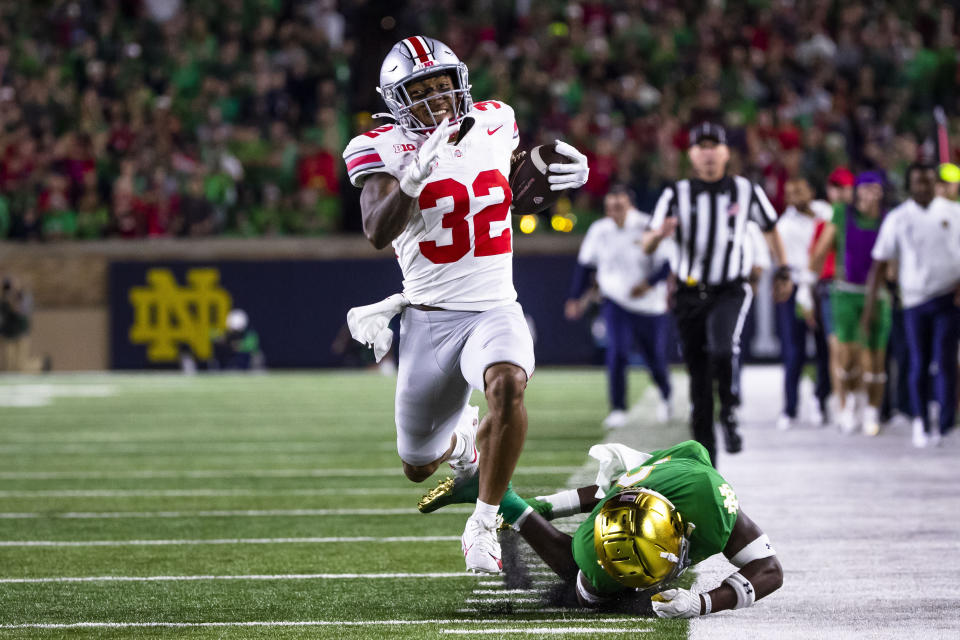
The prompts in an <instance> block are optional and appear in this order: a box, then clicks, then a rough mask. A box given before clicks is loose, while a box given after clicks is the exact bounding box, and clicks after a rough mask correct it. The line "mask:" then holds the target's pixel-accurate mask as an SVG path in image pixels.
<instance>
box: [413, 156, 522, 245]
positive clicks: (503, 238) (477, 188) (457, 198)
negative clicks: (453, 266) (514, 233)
mask: <svg viewBox="0 0 960 640" xmlns="http://www.w3.org/2000/svg"><path fill="white" fill-rule="evenodd" d="M496 187H500V188H501V189H502V190H503V200H501V201H500V202H495V203H492V204H489V205H487V206H486V207H484V208H483V209H481V210H480V211H478V212H477V213H475V214H474V215H473V232H474V237H475V238H476V241H475V243H474V244H475V246H474V247H473V255H474V256H476V257H478V258H480V257H483V256H495V255H500V254H503V253H510V250H511V236H510V224H509V222H508V224H507V227H506V228H505V229H504V230H503V231H502V232H501V233H500V235H499V236H496V237H491V236H490V225H491V224H492V223H495V222H503V221H505V220H507V219H508V218H509V216H510V203H511V201H512V200H513V194H512V192H511V191H510V183H509V182H507V179H506V178H505V177H504V176H503V174H502V173H500V171H499V170H498V169H488V170H487V171H481V172H480V173H479V174H478V175H477V177H476V178H475V179H474V181H473V184H471V185H470V186H469V188H468V187H467V185H465V184H463V183H462V182H458V181H457V180H454V179H453V178H444V179H443V180H437V181H436V182H431V183H429V184H427V186H426V187H425V188H424V190H423V192H422V193H421V194H420V199H419V201H418V204H419V205H420V211H421V212H424V211H428V210H430V209H435V210H434V211H429V212H428V213H427V214H425V215H429V216H433V215H442V216H443V218H442V219H441V220H440V226H441V227H443V228H444V229H450V235H451V238H452V242H451V243H450V244H443V245H439V244H437V243H436V241H433V240H431V241H423V242H421V243H420V252H421V253H422V254H423V256H424V257H425V258H427V260H429V261H430V262H433V263H435V264H448V263H451V262H456V261H457V260H459V259H460V258H462V257H464V256H465V255H467V254H468V253H469V252H470V249H471V246H470V221H469V220H468V219H467V216H469V215H470V202H471V199H475V198H483V197H485V196H489V195H491V192H492V191H493V190H494V189H495V188H496ZM471 191H472V195H471ZM450 199H452V200H450ZM441 200H446V202H444V203H441ZM428 227H429V225H428Z"/></svg>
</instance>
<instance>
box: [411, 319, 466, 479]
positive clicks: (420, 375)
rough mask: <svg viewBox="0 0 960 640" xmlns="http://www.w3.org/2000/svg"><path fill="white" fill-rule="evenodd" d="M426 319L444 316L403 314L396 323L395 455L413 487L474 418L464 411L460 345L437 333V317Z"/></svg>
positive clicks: (449, 450)
mask: <svg viewBox="0 0 960 640" xmlns="http://www.w3.org/2000/svg"><path fill="white" fill-rule="evenodd" d="M430 313H434V314H440V313H443V312H439V311H420V310H417V309H413V308H407V309H405V310H404V312H403V316H402V317H401V320H400V347H399V348H400V351H399V355H400V358H399V366H398V368H397V391H396V399H395V414H396V425H397V452H398V453H399V454H400V459H401V461H402V463H403V472H404V475H406V476H407V478H409V479H410V480H412V481H413V482H423V481H424V480H426V479H427V478H429V477H430V476H431V475H432V474H433V473H434V472H435V471H436V470H437V468H438V467H439V466H440V465H441V464H443V462H445V461H447V460H448V459H450V458H451V456H452V455H453V454H454V452H455V450H456V445H457V443H458V438H456V436H455V435H454V432H455V430H456V429H457V428H458V427H460V426H461V424H462V423H464V422H467V421H470V419H472V417H473V414H472V413H471V411H470V410H469V409H468V408H467V406H466V405H467V400H468V399H469V397H470V386H469V384H467V381H466V380H464V379H463V376H462V375H461V374H460V371H459V368H458V367H457V359H456V358H457V353H458V349H457V348H456V347H457V346H458V345H457V344H456V342H455V341H453V342H452V343H451V340H450V339H449V337H450V334H449V332H447V333H444V332H442V331H437V330H435V326H436V325H437V323H438V321H439V319H440V316H437V318H433V319H430V318H427V314H430ZM441 324H442V323H441ZM461 448H465V446H464V445H463V444H462V443H461ZM471 453H472V452H471Z"/></svg>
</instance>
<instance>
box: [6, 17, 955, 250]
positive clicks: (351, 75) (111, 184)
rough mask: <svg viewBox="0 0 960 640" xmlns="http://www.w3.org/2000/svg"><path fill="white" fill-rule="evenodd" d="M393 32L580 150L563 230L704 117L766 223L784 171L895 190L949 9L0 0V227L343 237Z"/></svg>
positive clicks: (924, 112)
mask: <svg viewBox="0 0 960 640" xmlns="http://www.w3.org/2000/svg"><path fill="white" fill-rule="evenodd" d="M411 33H427V34H430V35H433V36H435V37H437V38H439V39H441V40H442V41H444V42H446V43H448V44H449V45H450V46H451V47H453V48H454V49H455V50H456V51H457V52H459V54H460V56H461V57H462V58H463V59H464V60H465V61H466V62H467V65H468V67H469V69H470V72H471V76H470V78H471V81H472V83H473V94H474V96H475V97H477V98H478V99H486V98H489V97H496V98H499V99H501V100H504V101H506V102H508V103H509V104H511V105H513V106H514V107H515V109H516V112H517V119H518V123H519V126H520V132H521V136H522V139H523V142H522V145H523V146H529V145H532V144H534V143H538V142H541V141H547V140H553V139H554V138H563V139H565V140H569V141H570V142H571V143H572V144H573V145H575V146H576V147H577V148H579V149H583V150H584V151H585V152H587V154H588V156H589V160H590V166H591V172H590V181H589V182H588V184H587V185H586V186H585V188H583V189H581V190H580V191H579V192H578V193H577V194H576V196H575V201H574V202H573V208H574V211H576V212H578V213H581V212H582V213H583V214H585V215H583V216H581V219H582V220H583V221H584V224H583V228H584V229H585V227H586V223H588V222H589V221H590V220H593V219H596V218H597V217H598V215H599V213H600V212H599V210H600V203H601V201H602V198H603V196H604V194H605V193H607V191H608V188H609V187H610V185H611V184H614V183H625V184H629V185H631V186H632V187H633V188H634V190H635V191H636V192H637V193H638V194H639V196H640V198H639V204H640V205H641V208H645V209H650V208H651V206H652V203H653V200H654V199H655V198H656V196H657V195H658V194H659V192H660V187H661V186H662V185H663V184H664V183H665V182H667V181H669V180H673V179H676V178H678V177H680V176H682V175H685V174H686V173H687V172H688V167H687V166H686V156H685V153H684V150H685V149H686V146H687V140H686V135H687V134H686V131H687V127H688V125H689V124H691V123H692V122H694V121H696V120H697V119H699V118H701V117H703V116H705V115H714V114H717V113H721V112H722V114H723V118H724V121H725V124H726V125H727V128H728V130H729V131H730V137H731V140H730V145H731V148H732V149H733V151H734V154H733V159H732V164H731V171H732V172H735V173H740V174H743V175H746V176H748V177H751V178H753V179H755V180H757V181H758V182H759V183H760V184H762V185H763V187H764V189H765V190H766V192H767V193H769V194H770V198H771V200H772V201H773V204H774V206H775V207H776V209H777V211H778V212H781V211H783V210H784V208H785V185H786V182H787V180H788V178H790V177H792V176H798V175H802V176H804V177H806V178H807V179H808V180H809V181H810V183H811V184H812V185H814V187H815V188H816V189H817V190H818V191H820V190H822V189H823V188H824V186H825V182H826V176H827V175H828V174H829V173H830V171H831V170H832V169H833V168H834V167H836V166H838V165H845V166H850V167H852V168H854V169H857V170H859V169H881V170H883V171H885V172H886V174H887V175H888V177H889V178H890V182H891V183H892V184H902V174H903V171H904V168H905V167H906V166H907V165H908V164H909V163H910V162H911V161H913V160H915V159H916V157H917V156H918V154H919V150H920V148H921V147H922V145H924V143H925V141H927V140H929V139H932V125H931V122H932V118H931V110H932V108H933V107H934V106H935V105H937V104H940V105H942V106H943V107H944V108H945V109H946V111H947V114H948V115H956V114H957V87H958V85H960V83H958V82H957V72H958V69H957V63H956V59H955V53H954V52H955V50H956V44H957V19H956V15H955V11H954V9H953V8H952V7H951V6H949V5H948V4H947V3H937V2H933V1H932V0H919V1H918V2H915V3H909V4H907V3H889V4H884V3H867V2H843V3H840V2H831V1H829V0H820V1H815V0H811V1H802V0H798V1H796V2H762V1H761V2H729V3H716V2H715V3H707V4H706V5H705V4H704V3H700V2H683V1H681V2H665V1H660V0H632V1H628V2H600V1H596V2H574V1H560V0H545V1H542V2H536V3H532V2H529V1H526V0H516V1H511V2H492V1H489V0H487V1H477V2H469V3H467V2H454V1H452V0H447V1H445V2H423V1H415V2H407V3H403V4H399V3H386V2H364V1H360V0H341V1H340V2H337V1H336V0H304V1H289V0H288V1H285V0H224V1H223V2H217V3H207V2H198V1H191V0H141V1H139V2H120V1H119V0H55V1H53V2H49V3H3V4H2V5H0V237H3V238H11V239H16V240H58V239H69V238H100V237H148V236H149V237H155V236H204V235H210V234H232V235H239V236H260V235H273V234H320V233H328V232H336V231H351V230H356V229H358V228H359V210H358V205H357V202H356V194H355V193H354V192H353V190H351V189H348V188H347V185H346V182H345V180H346V178H345V175H344V174H345V171H344V169H343V166H342V163H341V162H340V160H339V154H340V152H341V151H342V150H343V148H344V146H345V144H346V142H347V141H348V140H349V139H350V137H351V136H352V135H354V134H355V133H356V132H359V131H363V130H367V129H369V128H372V127H374V126H376V124H377V123H378V121H377V120H374V119H373V118H372V117H371V114H373V113H374V112H377V111H382V110H383V107H382V102H381V101H380V98H379V96H378V95H377V94H376V93H375V91H374V87H375V86H376V84H377V80H378V73H379V64H380V61H381V60H382V56H383V54H384V53H385V52H386V51H387V50H388V48H389V47H390V46H391V44H393V43H394V42H396V41H397V40H398V39H400V38H401V37H404V36H406V35H409V34H411ZM357 113H359V114H360V115H357V116H354V115H352V114H357ZM381 122H382V121H381ZM951 122H952V126H953V127H955V126H956V122H957V120H955V119H954V120H951ZM952 139H954V140H956V139H957V136H956V135H954V136H953V138H952Z"/></svg>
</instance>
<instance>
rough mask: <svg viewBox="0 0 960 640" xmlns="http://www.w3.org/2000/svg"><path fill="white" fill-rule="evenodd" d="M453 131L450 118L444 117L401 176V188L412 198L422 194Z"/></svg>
mask: <svg viewBox="0 0 960 640" xmlns="http://www.w3.org/2000/svg"><path fill="white" fill-rule="evenodd" d="M451 133H452V132H451V131H450V119H449V118H444V119H443V121H442V122H441V123H440V124H438V125H437V128H436V129H434V130H433V133H431V134H430V137H429V138H427V139H426V141H425V142H424V143H423V144H422V145H420V149H419V150H418V151H417V155H416V156H414V158H413V161H412V162H411V163H410V164H409V165H407V168H406V170H405V171H404V172H403V176H402V177H401V178H400V188H401V189H402V190H403V192H404V193H405V194H407V195H408V196H410V197H411V198H416V197H418V196H419V195H420V192H421V191H423V188H424V187H425V186H426V185H427V181H428V180H429V179H430V174H431V173H433V169H434V167H436V166H437V158H438V157H439V156H440V150H441V149H442V148H443V147H442V145H444V144H446V142H447V138H449V137H450V134H451Z"/></svg>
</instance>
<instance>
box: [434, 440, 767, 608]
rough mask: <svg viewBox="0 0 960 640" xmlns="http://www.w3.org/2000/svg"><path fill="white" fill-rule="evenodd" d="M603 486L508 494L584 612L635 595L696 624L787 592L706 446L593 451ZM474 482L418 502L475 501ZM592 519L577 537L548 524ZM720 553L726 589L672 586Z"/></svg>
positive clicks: (506, 511) (511, 515)
mask: <svg viewBox="0 0 960 640" xmlns="http://www.w3.org/2000/svg"><path fill="white" fill-rule="evenodd" d="M590 455H591V456H592V457H594V458H596V459H598V460H599V461H600V472H599V474H598V476H597V482H596V484H594V485H591V486H588V487H582V488H580V489H571V490H567V491H561V492H559V493H556V494H553V495H550V496H538V497H537V498H532V499H527V500H524V499H523V498H521V497H520V496H519V495H517V494H516V492H514V490H513V489H512V487H511V488H508V489H507V492H506V494H505V495H504V497H503V501H502V502H501V506H500V515H501V516H502V517H503V520H504V522H505V523H508V524H510V525H511V526H512V527H513V528H514V529H517V530H518V531H519V533H520V535H521V537H523V539H524V540H526V541H527V543H528V544H529V545H530V546H531V547H532V548H533V550H534V551H535V552H536V553H537V555H539V556H540V557H541V558H542V559H543V561H544V562H546V564H547V565H548V566H549V567H550V568H551V569H553V571H554V572H555V573H556V574H557V575H559V576H560V577H561V578H563V579H565V580H566V581H567V582H568V583H570V584H571V585H572V586H574V587H575V589H576V593H577V598H578V600H579V601H580V603H581V604H582V605H584V606H587V607H600V606H604V605H605V604H609V603H611V602H612V601H614V600H616V599H618V598H622V597H624V595H631V594H632V595H633V597H638V596H637V592H638V591H639V592H640V596H639V597H649V598H650V599H651V601H652V607H653V611H654V613H656V615H658V616H660V617H662V618H694V617H697V616H702V615H706V614H709V613H711V612H717V611H723V610H725V609H741V608H744V607H748V606H750V605H752V604H753V602H754V601H755V600H759V599H760V598H763V597H765V596H767V595H769V594H771V593H773V592H774V591H776V590H777V589H779V588H780V586H781V584H782V583H783V571H782V569H781V566H780V562H779V561H778V560H777V557H776V551H774V549H773V547H772V545H771V544H770V540H769V538H768V537H767V536H766V535H765V534H764V533H763V531H761V530H760V528H759V527H758V526H757V525H756V524H755V523H754V522H753V520H751V519H750V518H749V517H747V515H746V514H745V513H744V512H743V511H742V510H741V509H740V504H739V501H738V499H737V495H736V493H735V492H734V490H733V489H732V488H731V486H730V484H729V483H728V482H727V481H726V480H724V478H723V477H722V476H721V475H720V474H719V473H717V470H716V469H715V468H714V467H713V466H712V465H711V464H710V456H709V454H708V453H707V450H706V449H705V448H704V447H703V445H701V444H700V443H698V442H696V441H693V440H689V441H687V442H682V443H680V444H678V445H675V446H673V447H670V448H668V449H663V450H660V451H654V452H653V453H649V454H647V453H642V452H639V451H635V450H633V449H630V448H629V447H626V446H624V445H621V444H604V445H596V446H594V447H592V448H591V449H590ZM473 484H475V482H474V483H471V481H470V480H467V481H463V483H462V484H461V485H459V486H457V485H456V483H455V482H454V481H453V480H451V479H448V480H445V481H441V483H440V485H439V486H438V487H437V488H436V489H434V490H432V491H431V492H429V493H427V494H426V495H425V496H424V497H423V498H422V499H421V501H420V504H419V507H418V508H419V509H420V511H422V512H424V513H429V512H431V511H435V510H436V509H439V508H440V507H442V506H445V505H447V504H451V503H454V502H470V501H471V498H473V499H475V496H476V490H475V488H474V487H473V486H472V485H473ZM578 513H589V514H590V515H589V516H588V517H587V519H586V520H585V521H584V522H583V523H582V524H581V525H580V527H579V528H578V529H577V530H576V532H575V533H574V534H573V536H569V535H567V534H566V533H563V532H562V531H560V530H559V529H557V528H556V527H554V526H553V525H552V524H551V523H550V522H549V521H550V520H552V519H555V518H560V517H564V516H570V515H574V514H578ZM717 553H723V554H724V555H725V556H726V557H727V558H728V559H729V560H730V562H731V563H732V564H733V565H734V566H735V567H737V571H736V572H734V573H733V574H731V575H730V576H729V577H728V578H727V579H726V580H724V581H723V583H721V584H720V586H718V587H716V588H714V589H712V590H710V591H704V592H700V593H695V592H693V591H691V590H688V589H682V588H677V587H671V583H672V582H673V581H674V580H675V579H676V578H677V577H678V576H679V575H680V574H682V573H683V572H684V571H685V570H686V569H687V567H688V566H690V565H693V564H697V563H699V562H701V561H703V560H706V559H707V558H709V557H710V556H713V555H715V554H717Z"/></svg>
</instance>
